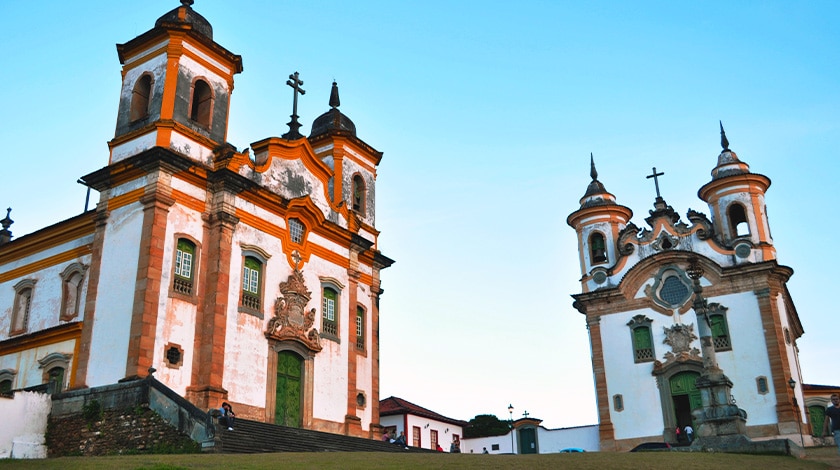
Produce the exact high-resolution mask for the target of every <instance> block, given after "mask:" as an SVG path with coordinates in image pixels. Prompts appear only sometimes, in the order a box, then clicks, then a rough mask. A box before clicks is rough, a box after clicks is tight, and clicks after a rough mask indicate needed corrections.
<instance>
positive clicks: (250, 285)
mask: <svg viewBox="0 0 840 470" xmlns="http://www.w3.org/2000/svg"><path fill="white" fill-rule="evenodd" d="M261 271H262V263H261V262H260V260H258V259H256V258H254V257H253V256H246V257H245V267H244V268H243V269H242V306H243V307H246V308H249V309H252V310H259V309H260V305H261V304H262V301H261V297H262V296H261V295H260V272H261Z"/></svg>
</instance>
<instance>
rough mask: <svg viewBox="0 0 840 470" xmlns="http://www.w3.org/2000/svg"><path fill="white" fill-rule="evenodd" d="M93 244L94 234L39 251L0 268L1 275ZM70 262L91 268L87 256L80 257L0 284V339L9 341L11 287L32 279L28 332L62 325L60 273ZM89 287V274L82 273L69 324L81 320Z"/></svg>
mask: <svg viewBox="0 0 840 470" xmlns="http://www.w3.org/2000/svg"><path fill="white" fill-rule="evenodd" d="M92 241H93V235H90V236H85V237H81V238H78V239H76V240H72V241H70V242H67V243H63V244H61V245H60V246H56V247H52V248H50V249H47V250H44V251H39V252H37V253H34V254H32V255H31V256H27V257H25V258H23V259H19V260H15V261H13V262H10V263H7V264H5V265H3V266H2V267H0V272H8V271H11V270H13V269H16V268H19V267H25V266H28V265H31V264H33V263H37V262H39V261H42V260H44V259H46V258H49V257H50V256H54V255H58V254H61V253H65V252H67V251H70V250H73V249H76V248H79V247H82V246H85V245H89V244H90V243H92ZM73 263H82V264H84V265H86V266H90V255H84V256H81V257H79V258H76V259H73V260H70V261H65V262H63V263H60V264H56V265H52V266H48V267H46V268H44V269H41V270H39V271H36V272H34V273H31V274H26V275H24V276H20V277H16V278H13V279H10V280H8V281H6V282H3V283H0V305H2V306H3V308H2V310H0V313H2V315H0V338H2V339H7V338H9V330H10V328H11V321H12V313H13V312H12V309H13V308H14V303H15V290H14V286H15V285H16V284H17V283H19V282H20V281H22V280H24V279H33V280H35V281H36V282H35V286H34V288H33V295H32V300H31V303H30V308H29V321H28V324H27V332H35V331H40V330H43V329H46V328H51V327H54V326H57V325H58V324H60V323H62V322H60V321H59V316H60V314H61V300H62V283H63V281H62V279H61V273H62V272H63V271H64V269H65V268H67V266H69V265H71V264H73ZM87 286H88V272H87V271H85V273H84V280H83V285H82V293H81V299H80V303H79V315H78V316H77V317H76V318H73V319H72V320H71V321H79V320H82V319H83V317H84V314H83V310H84V302H85V299H86V297H87Z"/></svg>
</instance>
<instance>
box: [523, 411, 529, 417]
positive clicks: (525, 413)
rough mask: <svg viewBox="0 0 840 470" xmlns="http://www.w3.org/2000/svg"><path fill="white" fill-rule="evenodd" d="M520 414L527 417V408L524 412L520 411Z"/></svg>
mask: <svg viewBox="0 0 840 470" xmlns="http://www.w3.org/2000/svg"><path fill="white" fill-rule="evenodd" d="M522 416H524V417H526V418H527V417H528V410H525V412H524V413H522Z"/></svg>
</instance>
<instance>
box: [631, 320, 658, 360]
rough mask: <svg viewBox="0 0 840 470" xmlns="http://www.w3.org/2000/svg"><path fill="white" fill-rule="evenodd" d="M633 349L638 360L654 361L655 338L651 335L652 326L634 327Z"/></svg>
mask: <svg viewBox="0 0 840 470" xmlns="http://www.w3.org/2000/svg"><path fill="white" fill-rule="evenodd" d="M633 349H634V352H635V361H636V362H651V361H653V359H654V357H653V340H652V338H651V337H650V328H648V327H646V326H640V327H637V328H634V329H633Z"/></svg>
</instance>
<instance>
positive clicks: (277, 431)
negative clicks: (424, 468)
mask: <svg viewBox="0 0 840 470" xmlns="http://www.w3.org/2000/svg"><path fill="white" fill-rule="evenodd" d="M216 436H217V442H220V445H219V446H218V449H219V451H220V452H223V453H230V454H243V453H247V454H254V453H264V452H433V451H432V450H430V449H420V448H416V447H408V448H406V447H403V446H398V445H395V444H391V443H389V442H383V441H379V440H373V439H364V438H360V437H352V436H344V435H341V434H332V433H327V432H320V431H311V430H308V429H300V428H290V427H286V426H277V425H274V424H268V423H262V422H259V421H250V420H247V419H238V418H237V420H236V426H235V429H234V430H233V431H228V430H227V428H226V427H223V426H221V425H218V424H217V425H216ZM217 445H218V444H217Z"/></svg>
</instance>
